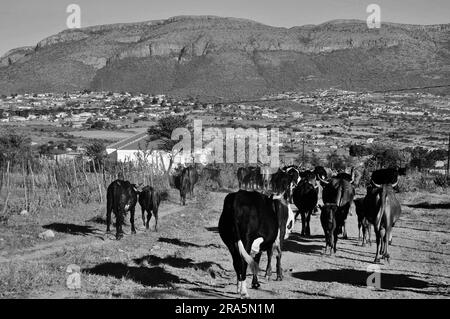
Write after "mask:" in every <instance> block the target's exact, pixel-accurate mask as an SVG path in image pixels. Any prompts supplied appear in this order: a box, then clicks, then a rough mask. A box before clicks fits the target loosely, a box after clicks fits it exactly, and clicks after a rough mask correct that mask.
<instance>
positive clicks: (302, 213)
mask: <svg viewBox="0 0 450 319" xmlns="http://www.w3.org/2000/svg"><path fill="white" fill-rule="evenodd" d="M301 215H302V232H301V234H300V235H301V236H305V223H306V220H305V219H306V218H305V212H301Z"/></svg>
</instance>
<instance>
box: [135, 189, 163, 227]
mask: <svg viewBox="0 0 450 319" xmlns="http://www.w3.org/2000/svg"><path fill="white" fill-rule="evenodd" d="M160 203H161V196H160V194H159V192H158V191H156V190H155V189H154V188H153V187H151V186H145V187H144V188H143V189H142V191H141V192H140V194H139V205H140V206H141V210H142V222H143V223H144V226H145V228H147V229H149V224H150V219H151V218H152V214H153V215H154V216H155V231H157V230H158V208H159V204H160ZM146 211H147V221H146V220H145V212H146Z"/></svg>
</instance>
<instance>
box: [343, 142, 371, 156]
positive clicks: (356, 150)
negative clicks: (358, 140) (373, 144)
mask: <svg viewBox="0 0 450 319" xmlns="http://www.w3.org/2000/svg"><path fill="white" fill-rule="evenodd" d="M348 151H349V152H348V153H349V155H350V156H356V157H361V156H366V155H370V154H371V153H372V152H371V151H372V150H371V149H370V148H368V147H365V146H363V145H358V144H352V145H350V147H349V150H348Z"/></svg>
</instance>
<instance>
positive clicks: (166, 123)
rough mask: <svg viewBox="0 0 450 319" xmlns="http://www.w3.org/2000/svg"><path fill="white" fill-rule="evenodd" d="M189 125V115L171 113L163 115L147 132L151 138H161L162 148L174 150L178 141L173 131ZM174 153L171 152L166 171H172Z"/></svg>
mask: <svg viewBox="0 0 450 319" xmlns="http://www.w3.org/2000/svg"><path fill="white" fill-rule="evenodd" d="M187 125H188V120H187V115H170V116H166V117H162V118H160V119H159V120H158V124H157V125H156V126H155V127H150V128H149V129H148V130H147V134H148V135H149V137H150V140H155V138H156V139H161V140H162V145H161V148H162V150H164V151H167V152H170V153H171V152H172V149H173V147H174V146H175V144H176V143H177V141H173V140H172V132H173V130H175V129H176V128H186V127H187ZM173 160H174V154H172V153H171V156H170V163H169V167H168V168H167V171H166V173H167V174H168V172H169V171H170V169H171V168H172V165H173Z"/></svg>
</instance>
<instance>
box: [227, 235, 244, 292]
mask: <svg viewBox="0 0 450 319" xmlns="http://www.w3.org/2000/svg"><path fill="white" fill-rule="evenodd" d="M227 247H228V250H229V251H230V253H231V258H232V259H233V268H234V271H235V272H236V276H237V294H238V295H239V297H241V298H242V293H243V291H242V290H243V287H242V286H243V284H245V275H246V271H244V272H242V269H244V270H246V268H247V265H246V264H245V261H244V259H243V258H242V257H241V255H240V254H239V249H238V247H237V243H235V244H229V245H228V244H227ZM243 265H245V268H244V267H243ZM245 293H246V294H247V296H248V293H247V287H245Z"/></svg>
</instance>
